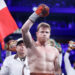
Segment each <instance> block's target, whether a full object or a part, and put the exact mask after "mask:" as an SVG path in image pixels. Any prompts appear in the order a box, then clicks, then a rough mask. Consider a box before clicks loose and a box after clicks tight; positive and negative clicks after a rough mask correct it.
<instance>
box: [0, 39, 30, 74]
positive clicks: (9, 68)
mask: <svg viewBox="0 0 75 75" xmlns="http://www.w3.org/2000/svg"><path fill="white" fill-rule="evenodd" d="M16 51H17V54H14V55H10V56H8V57H6V58H5V60H4V62H3V65H2V67H1V71H0V75H30V70H29V66H28V61H27V56H26V55H27V49H26V47H25V46H24V44H23V39H22V38H19V39H18V40H17V42H16Z"/></svg>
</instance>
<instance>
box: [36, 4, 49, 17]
mask: <svg viewBox="0 0 75 75" xmlns="http://www.w3.org/2000/svg"><path fill="white" fill-rule="evenodd" d="M35 12H36V14H37V15H39V16H40V17H46V16H48V15H49V7H48V6H47V5H45V4H41V5H39V7H38V8H37V10H36V11H35Z"/></svg>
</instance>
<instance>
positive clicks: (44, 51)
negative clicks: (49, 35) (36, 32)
mask: <svg viewBox="0 0 75 75" xmlns="http://www.w3.org/2000/svg"><path fill="white" fill-rule="evenodd" d="M56 54H57V50H56V48H54V47H52V46H45V47H44V46H36V47H35V48H32V49H29V50H28V62H29V67H30V71H31V72H36V73H54V61H55V59H56V56H57V55H56Z"/></svg>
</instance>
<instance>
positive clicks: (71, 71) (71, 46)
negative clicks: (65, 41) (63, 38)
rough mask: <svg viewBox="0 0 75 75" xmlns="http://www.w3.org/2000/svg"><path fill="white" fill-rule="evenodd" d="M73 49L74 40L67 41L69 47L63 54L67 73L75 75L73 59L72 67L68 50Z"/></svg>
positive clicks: (74, 47)
mask: <svg viewBox="0 0 75 75" xmlns="http://www.w3.org/2000/svg"><path fill="white" fill-rule="evenodd" d="M74 49H75V42H74V41H69V47H68V50H67V51H66V53H65V56H64V62H65V69H66V73H67V75H75V60H73V67H72V66H71V63H70V60H69V56H70V52H71V51H72V50H74Z"/></svg>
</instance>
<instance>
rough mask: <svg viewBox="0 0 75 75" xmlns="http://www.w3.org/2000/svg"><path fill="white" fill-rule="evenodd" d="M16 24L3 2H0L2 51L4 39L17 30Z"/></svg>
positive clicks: (0, 40) (0, 0)
mask: <svg viewBox="0 0 75 75" xmlns="http://www.w3.org/2000/svg"><path fill="white" fill-rule="evenodd" d="M17 29H18V27H17V24H16V22H15V21H14V19H13V17H12V16H11V14H10V12H9V10H8V8H7V5H6V3H5V2H4V0H0V43H1V46H2V48H3V49H4V38H5V37H7V36H8V35H10V34H11V33H13V32H14V31H15V30H17Z"/></svg>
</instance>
